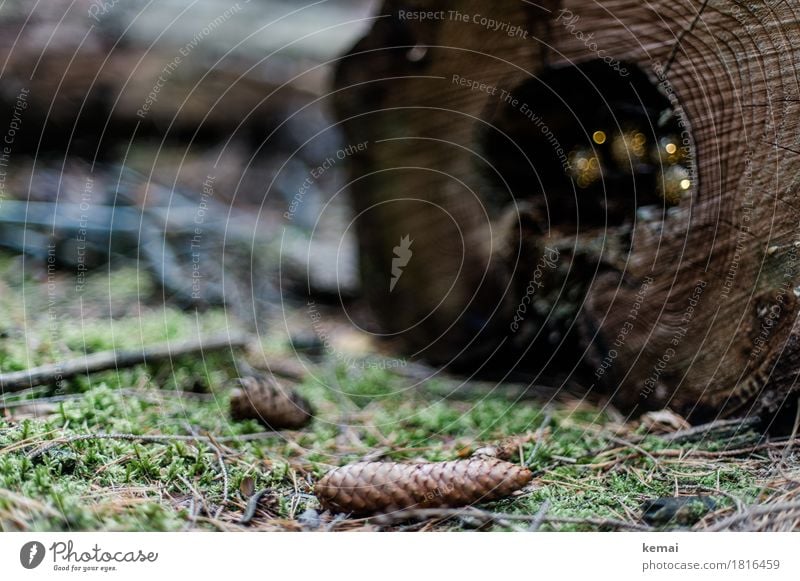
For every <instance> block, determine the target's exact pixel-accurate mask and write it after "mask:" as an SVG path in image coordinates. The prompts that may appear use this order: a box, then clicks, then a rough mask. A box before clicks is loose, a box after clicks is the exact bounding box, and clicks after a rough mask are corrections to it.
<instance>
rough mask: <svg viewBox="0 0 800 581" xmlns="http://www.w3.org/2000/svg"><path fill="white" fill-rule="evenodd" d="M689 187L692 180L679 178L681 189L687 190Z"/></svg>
mask: <svg viewBox="0 0 800 581" xmlns="http://www.w3.org/2000/svg"><path fill="white" fill-rule="evenodd" d="M690 187H692V182H691V181H689V180H681V189H683V190H688V189H689V188H690Z"/></svg>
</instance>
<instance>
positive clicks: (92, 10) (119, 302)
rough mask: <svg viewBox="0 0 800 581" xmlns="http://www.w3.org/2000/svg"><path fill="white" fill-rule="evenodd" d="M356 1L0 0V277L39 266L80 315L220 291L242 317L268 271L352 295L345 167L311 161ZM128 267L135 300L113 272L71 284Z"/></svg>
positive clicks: (265, 301)
mask: <svg viewBox="0 0 800 581" xmlns="http://www.w3.org/2000/svg"><path fill="white" fill-rule="evenodd" d="M372 9H373V6H372V3H371V2H368V1H363V0H345V1H337V2H316V3H309V5H308V6H304V5H302V4H300V3H297V2H288V1H276V0H239V1H238V2H229V1H222V0H220V1H218V0H201V1H194V2H185V1H177V0H163V1H158V2H153V1H145V0H92V1H89V0H73V1H67V0H49V1H48V2H36V3H31V2H24V1H21V0H20V1H17V0H11V1H6V2H4V3H2V6H0V30H2V34H1V35H0V43H2V46H0V63H2V65H0V66H1V68H0V79H2V81H1V82H0V133H3V135H2V136H0V139H2V140H3V143H2V147H3V148H2V149H0V171H1V172H2V173H1V174H0V249H2V250H1V251H2V252H3V254H2V256H3V265H4V268H3V271H4V273H3V277H2V282H0V293H3V294H6V296H9V293H13V292H15V291H17V292H19V293H20V296H21V295H22V294H24V293H23V291H24V290H25V289H24V286H25V284H26V281H27V282H28V283H29V284H28V289H27V290H28V291H29V294H31V293H32V294H33V295H35V294H36V291H37V290H39V288H38V287H37V283H45V282H47V283H48V284H47V285H45V284H42V285H41V288H42V289H47V288H48V285H49V288H50V292H49V295H57V298H58V300H59V301H61V302H64V303H65V304H67V303H69V302H70V301H74V302H76V304H77V301H79V300H81V303H82V308H83V311H82V313H83V316H86V315H88V314H90V313H92V312H95V313H96V314H100V313H102V314H103V315H104V316H106V315H109V314H110V315H112V316H117V315H121V314H124V312H131V311H132V310H133V309H134V307H135V308H140V307H142V306H145V307H146V306H148V305H149V306H153V305H158V304H161V303H165V304H167V305H170V306H174V307H175V308H178V309H199V311H198V312H203V311H205V310H207V309H209V308H212V307H222V308H226V309H227V312H229V313H230V314H231V315H234V316H235V317H236V318H237V324H239V323H241V324H242V325H244V326H245V327H247V328H248V329H249V330H251V331H253V330H257V329H256V328H257V325H258V322H259V321H261V322H263V321H265V320H266V319H267V318H269V317H270V316H271V315H275V314H276V313H275V312H274V308H273V307H275V306H276V305H277V306H279V305H280V302H281V301H280V299H279V296H280V293H281V289H282V288H283V289H289V290H291V288H292V287H295V288H298V289H299V290H300V294H301V295H303V296H306V295H307V294H308V293H309V292H313V293H315V294H320V295H325V294H332V295H339V294H340V293H341V294H342V295H343V296H345V297H348V296H351V295H352V294H354V293H355V292H356V290H357V285H358V280H357V275H356V272H355V268H354V265H355V259H354V257H353V253H354V252H355V245H354V243H353V241H352V240H351V239H349V238H346V239H344V240H341V233H342V231H343V224H344V225H346V223H347V208H346V204H345V203H344V200H343V196H342V195H337V192H339V189H340V188H341V187H342V185H343V183H344V178H343V174H342V170H343V168H342V167H341V165H333V166H332V167H330V168H326V169H325V171H322V172H316V171H315V172H314V173H318V175H317V177H314V176H312V173H311V172H312V170H315V169H316V168H319V167H320V166H321V165H322V164H323V162H324V161H325V160H326V159H328V158H330V157H331V156H334V157H335V153H336V152H337V151H338V150H339V149H340V148H341V147H342V137H341V134H340V131H339V129H338V128H337V126H336V124H335V123H333V122H332V120H331V115H330V113H329V111H328V104H329V103H328V95H327V93H328V87H329V79H330V76H331V72H332V67H333V66H334V64H335V59H336V58H337V57H338V56H339V55H340V54H342V53H344V52H345V50H346V49H347V48H348V47H349V46H351V45H352V44H353V43H354V42H355V40H356V39H357V38H358V37H359V36H360V35H362V34H363V32H364V31H365V29H366V28H368V27H369V25H370V22H371V20H370V16H369V15H370V12H371V10H372ZM323 210H324V211H323ZM331 240H333V241H334V243H333V244H331ZM340 241H341V242H342V244H341V245H340V244H339V242H340ZM309 263H311V264H312V265H317V266H318V268H317V267H315V268H311V269H309V268H308V265H309ZM337 263H338V264H340V266H341V267H340V268H338V269H337V268H334V265H335V264H337ZM126 268H127V269H129V270H128V271H126V272H128V273H129V274H130V275H131V276H132V277H134V278H135V279H136V280H135V281H131V280H129V279H130V277H128V278H125V277H123V279H124V280H126V281H128V283H127V284H129V286H131V287H132V289H135V293H134V294H135V301H132V300H131V297H130V296H128V295H127V294H126V293H124V292H122V287H123V286H125V284H122V285H121V286H120V287H119V288H117V286H116V285H111V286H109V288H108V289H107V291H108V292H107V293H105V295H106V296H105V297H94V298H93V300H91V301H82V299H83V298H85V297H86V294H85V293H86V292H88V291H89V290H90V286H91V285H89V286H87V280H91V277H92V275H93V274H96V273H98V272H104V273H106V275H112V276H113V275H114V273H119V272H120V271H121V269H122V271H125V269H126ZM337 270H339V272H338V273H337ZM279 271H282V272H283V275H284V279H283V280H282V281H281V280H279ZM337 275H338V277H339V280H338V282H337V280H336V279H337ZM304 287H305V288H304ZM117 291H119V292H117ZM54 298H56V297H55V296H50V297H49V299H54ZM290 300H291V297H290ZM271 309H272V310H271ZM38 311H39V310H37V309H33V310H29V311H28V312H26V313H25V314H22V315H20V316H21V317H22V318H23V320H19V321H17V324H16V325H15V324H14V323H13V317H10V319H11V320H8V319H7V320H6V321H5V322H3V323H2V325H6V326H10V327H16V328H17V329H24V328H26V327H27V328H30V327H29V326H28V325H27V323H28V322H30V321H26V320H24V319H25V317H30V316H32V313H35V312H38ZM70 312H71V309H70V308H69V307H67V306H64V308H62V309H61V311H60V314H59V315H58V316H67V313H70ZM306 322H307V317H306ZM306 326H307V325H306ZM7 331H8V332H11V331H13V328H12V329H10V330H7Z"/></svg>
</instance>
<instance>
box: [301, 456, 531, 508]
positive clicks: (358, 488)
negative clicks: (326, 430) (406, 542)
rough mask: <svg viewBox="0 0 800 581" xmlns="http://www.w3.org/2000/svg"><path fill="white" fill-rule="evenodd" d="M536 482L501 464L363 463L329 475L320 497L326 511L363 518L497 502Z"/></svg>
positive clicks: (522, 470)
mask: <svg viewBox="0 0 800 581" xmlns="http://www.w3.org/2000/svg"><path fill="white" fill-rule="evenodd" d="M532 476H533V475H532V474H531V472H530V471H529V470H528V469H526V468H522V467H520V466H517V465H515V464H511V463H509V462H504V461H502V460H498V459H496V458H470V459H468V460H456V461H453V462H437V463H426V464H401V463H398V462H358V463H356V464H350V465H348V466H343V467H342V468H336V469H335V470H332V471H331V472H329V473H328V474H326V475H325V476H324V477H323V478H322V480H320V481H319V482H318V483H317V486H316V488H315V492H316V495H317V498H318V499H319V501H320V503H321V504H322V506H323V507H324V508H327V509H330V510H331V511H334V512H352V513H354V514H362V515H363V514H371V513H376V512H386V511H391V510H401V509H405V508H447V507H459V506H465V505H468V504H473V503H475V502H482V501H488V500H495V499H497V498H501V497H503V496H508V495H509V494H511V493H512V492H514V491H515V490H518V489H520V488H522V487H523V486H525V485H526V484H527V483H528V482H530V480H531V478H532Z"/></svg>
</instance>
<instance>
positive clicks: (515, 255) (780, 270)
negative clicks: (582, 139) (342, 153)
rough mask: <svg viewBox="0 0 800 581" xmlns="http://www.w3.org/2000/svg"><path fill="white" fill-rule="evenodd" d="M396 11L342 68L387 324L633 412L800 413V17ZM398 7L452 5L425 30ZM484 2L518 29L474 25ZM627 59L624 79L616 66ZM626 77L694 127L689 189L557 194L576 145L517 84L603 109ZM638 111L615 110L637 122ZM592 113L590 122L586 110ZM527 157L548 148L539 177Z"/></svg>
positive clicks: (635, 10) (730, 7) (660, 9)
mask: <svg viewBox="0 0 800 581" xmlns="http://www.w3.org/2000/svg"><path fill="white" fill-rule="evenodd" d="M402 4H403V6H401V5H400V3H396V2H393V1H391V0H389V1H387V2H385V3H384V5H383V8H382V9H381V13H382V14H387V15H389V16H387V17H386V18H383V19H379V20H378V21H377V22H376V24H375V26H374V27H373V29H372V31H371V32H370V34H369V35H368V36H367V37H365V38H364V39H363V40H362V41H361V42H360V43H359V44H357V45H356V46H355V47H354V48H353V50H352V51H351V52H350V53H349V54H348V56H347V57H345V58H344V59H343V60H342V64H341V65H340V68H339V71H338V75H337V89H338V90H339V92H338V93H337V96H338V114H339V116H340V118H341V119H342V120H343V125H344V126H345V128H346V129H347V131H348V135H349V139H350V140H351V141H353V142H362V141H368V142H369V146H368V147H367V149H366V151H365V152H364V153H363V154H361V155H360V156H359V157H358V158H357V159H355V163H353V164H352V171H353V185H352V195H353V199H354V202H355V207H356V210H357V212H359V213H360V214H359V215H358V218H357V220H356V226H357V228H358V229H359V235H360V240H361V253H362V262H363V268H362V270H363V273H364V280H365V282H366V284H365V286H366V287H367V289H368V294H369V298H370V300H371V303H372V305H373V308H374V310H375V311H376V313H377V314H378V318H379V320H380V322H381V327H380V329H381V330H382V331H384V332H387V333H391V334H393V336H396V337H397V338H399V339H400V341H401V343H402V344H403V345H404V348H405V349H406V350H408V351H409V352H411V353H413V354H416V355H419V356H421V357H426V358H428V359H431V360H435V361H437V362H439V363H442V364H448V365H451V366H453V365H454V366H456V367H470V366H471V367H473V368H475V367H480V368H483V369H486V368H488V367H490V366H492V365H495V366H497V365H500V367H502V369H503V370H504V371H506V370H508V369H511V368H527V369H533V370H536V371H541V372H544V373H550V372H560V373H562V374H564V375H571V374H574V373H581V374H582V375H581V376H582V378H583V381H584V382H585V383H586V384H587V385H588V386H593V387H595V388H597V389H601V388H602V389H606V390H607V391H608V392H609V393H610V394H611V395H613V397H614V401H615V402H616V403H617V404H618V405H619V406H620V407H622V408H623V409H625V410H627V411H630V412H632V413H640V412H642V411H645V410H647V409H655V408H660V407H664V406H669V407H672V408H674V409H676V410H677V411H679V412H680V413H682V414H686V415H688V416H690V417H692V418H695V419H698V418H708V417H714V416H742V415H748V414H759V415H765V416H771V415H772V414H774V413H776V412H777V411H778V410H779V409H780V408H781V407H782V406H783V404H784V403H785V402H786V401H787V400H788V401H790V402H792V403H795V402H796V399H797V393H796V389H795V382H796V378H797V371H798V333H799V332H800V328H798V325H797V324H796V322H795V320H796V315H797V311H798V305H797V294H798V292H800V291H798V288H800V287H798V272H797V248H798V246H800V240H798V237H797V234H796V227H797V223H798V202H797V195H796V192H797V185H796V180H797V177H796V176H798V175H800V172H799V171H798V170H800V155H799V153H800V150H799V149H798V143H797V142H798V122H800V115H798V113H800V111H798V108H799V107H800V98H798V79H797V73H796V71H797V70H798V65H800V46H798V45H797V44H796V43H793V42H792V40H791V39H792V38H794V37H796V35H797V33H798V29H800V25H798V14H797V12H796V11H795V9H794V8H793V7H792V6H791V5H790V4H789V3H780V4H773V3H766V2H756V1H751V2H733V1H731V0H709V1H706V2H689V1H686V0H680V1H677V2H676V1H675V0H653V1H651V2H647V3H642V2H640V1H639V0H608V1H605V2H602V3H599V2H594V1H587V0H564V1H563V2H538V3H536V4H537V5H538V6H537V5H533V4H532V3H524V2H516V1H511V0H508V1H499V2H495V3H492V5H491V6H487V5H486V4H485V3H481V2H435V1H427V0H426V1H422V0H420V1H418V2H412V3H408V2H404V3H402ZM400 10H411V11H413V10H443V11H445V14H446V16H445V17H444V18H441V19H431V20H428V21H424V22H419V21H412V20H408V19H403V18H401V17H400V16H399V11H400ZM449 10H458V11H459V12H460V13H461V14H466V15H467V17H468V18H469V21H467V22H465V21H464V20H459V19H456V18H452V17H450V13H448V12H447V11H449ZM476 14H481V15H485V16H486V17H488V18H491V19H493V20H494V21H496V22H499V23H501V24H503V27H501V28H498V29H497V30H494V29H492V28H491V27H489V26H487V25H483V24H481V23H480V21H479V22H477V23H476V22H475V21H473V20H472V17H473V16H474V15H476ZM514 26H517V27H520V28H521V29H522V30H523V31H524V32H525V33H526V34H525V35H524V37H523V35H522V34H516V35H512V34H511V31H512V28H511V27H514ZM603 58H605V59H606V61H603ZM625 66H629V67H630V68H631V71H632V73H631V75H630V76H627V77H623V76H622V75H620V74H619V70H616V71H615V70H614V69H615V67H616V69H619V68H620V67H622V68H624V67H625ZM562 67H573V71H575V70H577V71H578V72H577V73H576V74H575V76H576V78H577V79H578V81H576V83H577V84H573V85H571V86H572V91H571V94H569V93H570V91H565V90H564V88H565V87H567V86H568V85H564V86H561V87H560V86H559V83H560V82H561V80H562V79H564V78H566V77H565V76H564V75H565V73H563V70H564V69H563V68H562ZM575 67H577V69H575ZM598 67H599V68H598ZM602 67H606V68H607V70H606V71H602V70H601V69H602ZM557 69H558V70H561V71H562V72H558V73H553V71H554V70H557ZM638 71H641V73H642V75H643V77H642V78H643V79H645V80H646V83H645V84H644V85H641V84H637V83H640V81H641V79H639V73H638ZM454 75H458V77H457V78H454ZM614 75H616V78H614ZM458 78H464V79H468V80H469V82H470V83H472V85H471V86H472V87H473V88H472V89H470V87H469V86H466V85H464V84H460V83H459V81H458ZM586 79H589V80H590V81H591V83H587V81H586ZM481 83H483V84H484V85H485V87H484V88H483V89H481V87H480V84H481ZM581 83H583V84H581ZM632 85H636V87H637V92H639V88H642V89H643V91H644V92H645V93H646V92H647V91H649V89H648V88H647V86H649V87H651V88H652V87H655V88H656V89H657V91H658V93H659V94H660V95H661V97H664V98H666V99H668V100H669V101H670V103H671V106H672V108H673V110H674V111H675V113H676V117H675V120H676V121H675V128H677V130H679V131H681V132H684V131H685V133H684V134H683V137H685V138H686V140H687V143H688V144H689V145H690V150H689V155H688V157H687V159H686V160H685V162H684V166H685V167H686V168H687V171H688V172H689V173H688V175H687V179H689V181H690V183H691V187H690V188H689V189H688V190H687V191H686V192H683V193H682V194H681V192H680V191H678V194H681V195H675V196H673V195H672V194H674V193H675V192H672V193H669V192H668V193H666V194H665V193H662V194H661V196H660V197H659V196H658V191H654V189H653V187H652V182H649V181H645V182H637V181H636V179H638V178H628V180H627V181H626V180H625V179H622V178H617V177H614V176H610V177H609V178H608V180H607V181H606V185H607V186H608V187H607V188H605V189H603V188H601V187H599V186H598V187H599V189H597V190H596V191H599V192H600V194H599V197H598V195H597V194H596V191H595V190H591V192H592V193H591V195H584V196H583V197H581V196H580V195H581V194H582V193H583V194H586V192H589V191H590V190H585V191H582V190H580V189H575V188H562V186H563V184H561V183H559V182H556V181H553V179H555V178H553V179H551V178H552V176H555V174H556V173H558V172H554V170H553V167H554V164H555V163H557V159H556V158H557V157H558V156H553V155H552V152H551V154H550V155H549V156H548V155H545V154H543V155H539V154H542V152H543V151H544V149H543V148H542V147H540V145H541V143H540V142H541V137H539V136H537V135H536V132H537V131H540V130H541V128H540V127H537V125H536V124H535V123H531V122H530V119H525V118H523V117H521V116H516V117H515V116H514V115H511V116H510V117H509V114H510V113H517V114H519V113H520V110H519V108H520V105H519V104H518V105H517V106H516V107H515V109H516V111H512V110H511V109H513V108H509V106H508V105H507V104H506V105H504V104H503V100H502V96H503V95H504V94H506V93H504V91H505V92H507V94H512V95H517V96H521V97H520V99H521V100H523V101H526V100H527V101H530V102H534V103H536V105H537V107H539V106H544V104H546V103H548V102H555V101H556V97H554V96H553V95H552V94H549V93H548V91H550V89H553V90H552V91H550V93H553V94H562V95H565V93H566V96H565V98H566V100H567V101H569V102H570V103H572V102H579V103H581V105H580V106H581V107H590V105H591V99H592V98H594V99H596V103H597V105H596V119H598V120H599V119H601V118H605V117H608V115H606V113H608V112H607V111H606V108H609V107H611V106H610V105H608V102H610V101H612V100H613V99H614V98H616V97H613V96H609V95H614V94H615V93H616V92H617V91H620V92H624V90H626V89H625V87H627V86H632ZM645 85H647V86H645ZM492 87H494V88H496V92H495V94H489V92H490V88H492ZM612 108H613V107H612ZM612 113H619V111H612ZM637 114H638V113H637ZM576 115H578V114H577V113H576ZM624 118H625V114H624V113H623V114H617V115H615V116H614V119H615V120H617V121H620V120H621V121H620V125H619V127H618V129H619V130H620V131H622V130H623V129H624V127H623V125H624ZM549 119H550V123H551V124H552V125H553V127H552V128H551V129H552V132H553V134H554V135H555V136H556V138H558V139H561V140H563V141H564V142H567V141H569V139H567V138H566V137H565V136H566V135H569V134H570V131H574V130H575V127H572V128H570V127H571V126H570V123H572V121H570V120H569V119H566V118H565V115H564V114H563V112H562V114H561V115H560V116H559V115H556V116H551V117H550V118H549ZM587 119H588V121H587ZM580 121H581V124H580V127H581V128H583V129H584V130H585V131H586V135H587V136H591V130H592V129H593V128H592V126H591V123H592V122H593V118H592V115H590V114H589V115H586V116H584V117H583V118H581V119H580ZM573 125H574V123H573ZM673 129H674V128H673ZM498 130H503V132H504V133H505V134H506V135H499V136H498V134H499V131H498ZM646 133H647V132H646ZM656 134H657V131H656V132H655V133H654V134H653V135H652V136H650V135H649V134H648V137H654V138H655V137H657V135H656ZM506 138H508V139H506ZM537 140H538V141H537ZM550 145H551V146H552V145H553V144H552V143H551V144H550ZM589 145H591V142H589ZM515 148H516V149H515ZM565 149H569V147H565ZM520 150H521V151H520ZM526 153H527V154H536V157H535V158H534V159H529V160H527V162H529V163H530V165H531V167H532V169H531V170H530V171H521V170H520V168H521V167H522V166H523V165H524V164H525V163H526V155H525V154H526ZM504 160H505V161H504ZM647 179H648V180H649V179H650V178H647ZM681 181H682V180H681ZM642 184H644V186H643V185H642ZM593 187H594V186H593ZM407 235H410V238H411V239H413V244H412V246H411V248H412V250H413V257H412V259H411V260H410V261H409V264H408V265H407V266H406V267H405V268H404V270H403V274H402V278H401V279H400V280H399V282H397V283H396V285H395V288H394V290H393V291H392V292H389V280H390V276H389V273H390V272H391V269H392V268H391V267H392V257H393V256H394V247H395V246H397V245H398V242H399V241H400V240H401V239H402V237H404V236H407ZM548 256H549V258H551V259H552V260H550V262H552V263H555V264H556V266H553V267H550V266H549V263H548V261H547V260H546V259H547V258H548ZM543 260H544V262H542V261H543ZM537 267H538V270H537ZM537 272H538V273H539V274H540V276H539V278H538V279H535V274H536V273H537ZM534 279H535V280H536V281H537V284H536V285H534V286H535V287H536V288H535V290H536V292H535V293H534V296H533V298H532V299H529V300H528V303H527V304H526V305H525V309H526V311H527V312H526V313H525V317H524V320H523V321H522V322H520V323H518V325H517V327H518V328H517V330H516V331H515V330H514V329H513V326H512V324H513V322H514V315H515V314H517V313H518V311H519V305H520V304H522V301H523V299H524V297H525V296H526V290H525V289H526V288H528V285H529V283H530V281H532V280H534ZM539 283H541V285H540V286H539ZM495 349H499V351H498V353H500V352H502V353H503V354H504V358H503V359H501V358H500V357H499V356H498V355H497V354H496V353H495ZM789 415H791V416H792V417H793V413H790V414H789Z"/></svg>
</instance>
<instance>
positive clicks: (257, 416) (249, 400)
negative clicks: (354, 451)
mask: <svg viewBox="0 0 800 581" xmlns="http://www.w3.org/2000/svg"><path fill="white" fill-rule="evenodd" d="M236 382H237V383H238V386H239V387H237V388H236V389H234V390H233V391H232V392H231V417H232V418H233V419H234V420H258V421H260V422H261V423H262V424H264V425H265V426H267V427H268V428H271V429H273V430H283V429H287V430H296V429H299V428H302V427H303V426H305V425H306V424H308V422H309V421H311V417H312V415H313V413H314V412H313V409H312V408H311V404H310V403H308V401H307V400H306V399H305V398H304V397H303V396H301V395H300V394H298V393H297V392H295V391H294V390H292V389H290V388H287V387H284V386H283V385H281V384H280V383H278V382H277V381H275V380H274V379H273V378H271V377H266V376H261V377H241V378H239V379H237V380H236Z"/></svg>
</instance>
